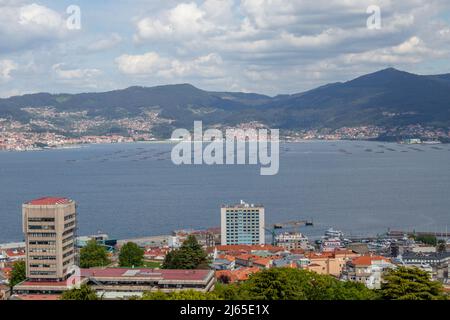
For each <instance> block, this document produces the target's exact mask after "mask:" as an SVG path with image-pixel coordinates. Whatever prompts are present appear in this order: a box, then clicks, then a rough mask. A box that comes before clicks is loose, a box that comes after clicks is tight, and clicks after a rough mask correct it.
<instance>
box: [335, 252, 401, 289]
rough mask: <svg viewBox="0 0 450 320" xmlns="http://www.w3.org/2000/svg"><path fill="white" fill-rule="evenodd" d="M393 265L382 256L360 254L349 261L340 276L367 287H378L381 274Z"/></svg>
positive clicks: (381, 279)
mask: <svg viewBox="0 0 450 320" xmlns="http://www.w3.org/2000/svg"><path fill="white" fill-rule="evenodd" d="M393 268H395V266H394V265H393V264H392V263H391V260H390V259H388V258H385V257H382V256H361V257H358V258H354V259H352V260H351V261H349V262H348V263H347V265H346V270H345V271H344V272H343V275H342V278H343V279H344V280H348V281H354V282H359V283H363V284H364V285H365V286H366V287H367V288H369V289H380V287H381V283H382V281H383V274H384V273H385V272H386V271H387V270H389V269H393Z"/></svg>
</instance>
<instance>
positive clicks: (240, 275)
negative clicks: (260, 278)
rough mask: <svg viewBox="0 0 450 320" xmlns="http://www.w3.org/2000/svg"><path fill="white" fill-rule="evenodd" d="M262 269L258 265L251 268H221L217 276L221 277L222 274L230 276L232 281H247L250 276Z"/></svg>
mask: <svg viewBox="0 0 450 320" xmlns="http://www.w3.org/2000/svg"><path fill="white" fill-rule="evenodd" d="M260 271H261V269H260V268H258V267H250V268H240V269H237V270H233V271H230V270H219V271H216V274H215V275H216V278H217V279H219V278H220V277H221V276H226V277H228V278H229V279H230V280H231V282H237V281H246V280H248V278H249V277H250V275H252V274H254V273H257V272H260Z"/></svg>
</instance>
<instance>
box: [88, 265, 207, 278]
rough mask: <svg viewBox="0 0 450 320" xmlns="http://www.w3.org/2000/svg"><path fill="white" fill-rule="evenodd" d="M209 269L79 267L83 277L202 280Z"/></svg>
mask: <svg viewBox="0 0 450 320" xmlns="http://www.w3.org/2000/svg"><path fill="white" fill-rule="evenodd" d="M210 272H211V270H162V269H147V268H142V269H129V268H92V269H81V276H82V277H83V278H91V277H92V278H149V279H151V278H156V279H160V280H173V281H176V280H179V281H203V280H205V279H207V278H208V276H209V274H210Z"/></svg>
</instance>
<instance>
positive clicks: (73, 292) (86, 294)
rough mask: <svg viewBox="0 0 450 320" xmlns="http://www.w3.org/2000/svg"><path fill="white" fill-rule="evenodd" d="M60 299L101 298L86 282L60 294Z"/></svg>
mask: <svg viewBox="0 0 450 320" xmlns="http://www.w3.org/2000/svg"><path fill="white" fill-rule="evenodd" d="M60 299H61V300H101V299H100V298H99V297H98V296H97V294H96V293H95V291H94V290H93V289H92V288H91V287H89V286H88V285H86V284H83V285H81V286H80V288H78V289H77V288H73V289H70V290H67V291H65V292H64V293H63V294H62V295H61V298H60Z"/></svg>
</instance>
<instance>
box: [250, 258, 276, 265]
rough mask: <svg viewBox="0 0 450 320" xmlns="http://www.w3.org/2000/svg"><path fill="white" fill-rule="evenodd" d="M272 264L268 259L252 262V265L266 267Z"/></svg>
mask: <svg viewBox="0 0 450 320" xmlns="http://www.w3.org/2000/svg"><path fill="white" fill-rule="evenodd" d="M271 262H272V259H269V258H260V259H256V260H254V261H253V263H254V264H258V265H261V266H268V265H270V263H271Z"/></svg>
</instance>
